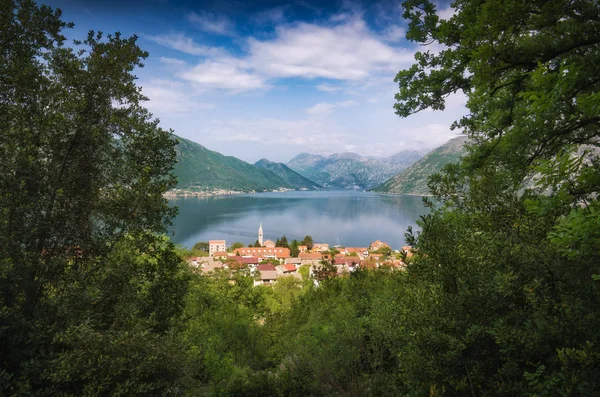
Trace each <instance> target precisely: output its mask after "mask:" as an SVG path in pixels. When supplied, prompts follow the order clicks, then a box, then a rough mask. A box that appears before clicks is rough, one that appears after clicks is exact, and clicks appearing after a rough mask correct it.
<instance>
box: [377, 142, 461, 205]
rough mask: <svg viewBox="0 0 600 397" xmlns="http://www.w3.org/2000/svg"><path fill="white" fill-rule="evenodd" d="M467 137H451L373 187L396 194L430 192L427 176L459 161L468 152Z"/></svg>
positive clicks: (378, 190)
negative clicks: (466, 147) (466, 146)
mask: <svg viewBox="0 0 600 397" xmlns="http://www.w3.org/2000/svg"><path fill="white" fill-rule="evenodd" d="M466 142H467V137H464V136H459V137H457V138H454V139H451V140H449V141H448V142H446V143H445V144H443V145H442V146H440V147H438V148H437V149H434V150H432V151H431V152H429V153H427V154H426V155H425V156H423V158H422V159H421V160H419V161H417V162H416V163H415V164H413V165H412V166H410V167H408V168H407V169H405V170H404V171H402V172H401V173H399V174H398V175H396V176H394V177H393V178H391V179H389V180H388V181H386V182H385V183H383V184H381V185H379V186H377V187H376V188H374V189H372V191H374V192H381V193H396V194H428V193H429V189H428V188H427V178H428V177H429V175H431V174H434V173H436V172H439V171H440V170H441V169H442V168H443V167H444V166H445V165H446V164H449V163H455V162H458V161H459V159H460V157H461V156H464V155H465V154H466V152H467V151H466V149H465V144H466Z"/></svg>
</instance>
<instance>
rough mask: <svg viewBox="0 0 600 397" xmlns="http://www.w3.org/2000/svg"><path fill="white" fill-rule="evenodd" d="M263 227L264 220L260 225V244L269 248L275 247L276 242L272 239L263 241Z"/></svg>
mask: <svg viewBox="0 0 600 397" xmlns="http://www.w3.org/2000/svg"><path fill="white" fill-rule="evenodd" d="M263 238H264V236H263V228H262V222H261V223H260V225H259V226H258V244H259V245H260V246H261V247H267V248H275V243H274V242H273V241H272V240H266V241H264V242H263Z"/></svg>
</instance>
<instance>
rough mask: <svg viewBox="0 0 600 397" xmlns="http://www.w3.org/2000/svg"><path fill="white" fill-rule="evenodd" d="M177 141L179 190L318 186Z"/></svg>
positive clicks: (184, 141) (261, 189)
mask: <svg viewBox="0 0 600 397" xmlns="http://www.w3.org/2000/svg"><path fill="white" fill-rule="evenodd" d="M177 138H178V139H179V144H178V145H177V146H176V148H175V150H176V153H177V163H176V164H175V167H174V173H175V176H177V180H178V183H177V187H178V188H180V189H198V190H213V189H225V190H234V191H265V190H276V189H281V188H283V189H315V188H316V187H309V186H311V185H316V186H318V184H315V183H314V182H312V181H308V180H307V179H306V178H303V177H302V176H301V175H298V177H300V178H296V177H294V176H293V175H288V174H287V173H282V175H285V177H283V176H280V175H278V173H276V172H273V171H272V170H270V169H269V167H270V166H269V167H265V166H255V165H252V164H249V163H246V162H245V161H242V160H240V159H238V158H236V157H233V156H224V155H222V154H221V153H218V152H215V151H212V150H209V149H207V148H205V147H204V146H202V145H200V144H198V143H196V142H192V141H190V140H188V139H184V138H181V137H177ZM273 164H276V163H273ZM271 168H277V167H271ZM286 168H287V167H286ZM290 171H291V172H294V171H292V170H290ZM307 181H308V182H307Z"/></svg>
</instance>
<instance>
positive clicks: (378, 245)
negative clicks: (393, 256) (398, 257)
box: [369, 240, 390, 251]
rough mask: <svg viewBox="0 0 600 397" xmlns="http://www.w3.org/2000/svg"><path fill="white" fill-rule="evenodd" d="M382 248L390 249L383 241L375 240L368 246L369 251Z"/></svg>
mask: <svg viewBox="0 0 600 397" xmlns="http://www.w3.org/2000/svg"><path fill="white" fill-rule="evenodd" d="M384 247H387V248H390V246H389V245H388V244H387V243H384V242H383V241H380V240H376V241H373V242H372V243H371V245H370V246H369V249H370V250H372V251H377V250H378V249H380V248H384Z"/></svg>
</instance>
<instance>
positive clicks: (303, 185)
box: [254, 159, 323, 190]
mask: <svg viewBox="0 0 600 397" xmlns="http://www.w3.org/2000/svg"><path fill="white" fill-rule="evenodd" d="M254 166H255V167H258V168H263V169H265V170H269V171H271V172H273V173H274V174H275V175H277V176H279V177H280V178H281V179H283V180H284V181H286V182H287V183H289V184H290V185H292V186H294V187H295V188H296V189H303V190H315V189H322V188H323V186H321V185H319V184H317V183H315V182H313V181H311V180H310V179H307V178H305V177H303V176H302V175H300V174H299V173H297V172H296V171H294V170H292V169H291V168H290V167H288V166H287V165H285V164H283V163H274V162H272V161H269V160H267V159H261V160H259V161H257V162H256V163H254Z"/></svg>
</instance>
